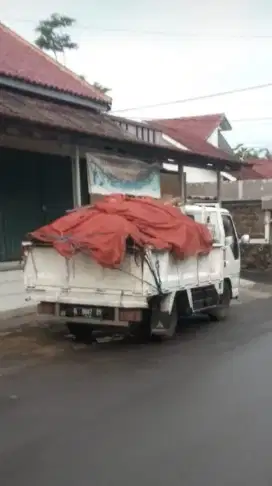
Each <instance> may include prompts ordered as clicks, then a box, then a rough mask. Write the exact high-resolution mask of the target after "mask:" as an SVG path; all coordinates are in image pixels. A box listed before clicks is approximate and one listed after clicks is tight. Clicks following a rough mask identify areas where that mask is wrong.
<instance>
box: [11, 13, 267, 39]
mask: <svg viewBox="0 0 272 486" xmlns="http://www.w3.org/2000/svg"><path fill="white" fill-rule="evenodd" d="M10 21H11V22H18V23H30V24H35V25H37V23H38V21H37V20H34V19H21V18H20V19H19V18H13V19H10V20H9V21H8V22H10ZM73 29H77V30H88V31H97V32H109V33H110V32H112V33H117V34H118V33H120V34H137V35H150V36H161V37H170V38H178V37H180V38H185V39H192V40H194V39H211V40H212V39H222V40H224V39H256V40H264V39H272V35H263V34H261V35H259V34H231V33H230V34H216V33H215V34H206V33H203V34H200V33H197V34H195V33H193V32H168V31H164V30H145V29H143V30H142V29H122V28H114V27H113V28H109V27H100V26H97V25H92V24H90V25H84V24H80V23H76V24H75V25H74V26H73Z"/></svg>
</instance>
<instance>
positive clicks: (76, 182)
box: [72, 147, 82, 208]
mask: <svg viewBox="0 0 272 486" xmlns="http://www.w3.org/2000/svg"><path fill="white" fill-rule="evenodd" d="M72 185H73V205H74V208H78V207H80V206H81V205H82V200H81V181H80V155H79V148H78V147H76V148H75V154H74V156H73V157H72Z"/></svg>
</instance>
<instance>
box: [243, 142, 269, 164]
mask: <svg viewBox="0 0 272 486" xmlns="http://www.w3.org/2000/svg"><path fill="white" fill-rule="evenodd" d="M233 152H234V154H235V155H237V156H238V158H239V159H240V160H250V159H267V160H272V153H271V152H270V150H269V149H267V148H263V149H256V148H251V147H246V146H245V145H243V144H242V143H240V144H239V145H237V146H236V147H235V148H234V149H233Z"/></svg>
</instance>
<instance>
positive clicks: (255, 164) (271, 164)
mask: <svg viewBox="0 0 272 486" xmlns="http://www.w3.org/2000/svg"><path fill="white" fill-rule="evenodd" d="M239 179H244V180H245V179H247V180H248V179H252V180H254V179H272V160H269V159H250V160H248V161H247V164H245V165H244V166H243V167H242V168H241V169H240V171H239Z"/></svg>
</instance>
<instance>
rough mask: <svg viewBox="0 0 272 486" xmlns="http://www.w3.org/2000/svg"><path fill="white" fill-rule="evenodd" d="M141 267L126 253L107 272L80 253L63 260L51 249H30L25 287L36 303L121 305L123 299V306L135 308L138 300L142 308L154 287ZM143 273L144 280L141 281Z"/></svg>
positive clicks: (87, 256) (148, 273)
mask: <svg viewBox="0 0 272 486" xmlns="http://www.w3.org/2000/svg"><path fill="white" fill-rule="evenodd" d="M145 265H146V264H144V265H143V263H142V261H141V259H139V258H138V259H137V258H135V255H133V254H127V255H126V256H125V259H124V261H123V263H122V265H121V266H120V268H118V269H109V268H104V267H102V266H101V265H99V264H97V263H96V261H95V260H93V259H92V258H90V256H89V255H86V254H83V253H77V254H76V255H74V256H73V257H72V258H71V259H67V258H64V257H63V256H61V255H60V254H59V253H58V252H57V251H56V250H55V249H54V248H52V247H47V246H33V247H31V248H30V251H29V253H28V256H27V259H26V264H25V269H24V280H25V287H26V290H27V291H28V292H29V293H31V297H32V298H34V299H35V300H37V301H39V300H45V301H51V300H52V301H59V302H75V301H76V302H78V303H88V304H91V303H95V304H97V305H102V304H103V303H104V304H107V305H110V304H111V305H114V304H118V305H122V302H121V304H120V301H122V300H123V301H124V305H126V306H128V304H129V302H130V301H131V303H132V304H131V306H132V307H133V306H138V305H137V302H136V301H138V302H139V306H140V305H141V306H144V307H145V306H146V297H144V296H146V295H147V294H148V293H150V292H151V291H152V288H153V291H154V286H155V284H154V279H153V277H152V274H151V272H147V270H146V269H145V270H144V266H145ZM143 272H145V279H148V278H149V280H148V281H147V280H144V279H143ZM108 299H112V302H109V300H108ZM143 303H144V305H143Z"/></svg>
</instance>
